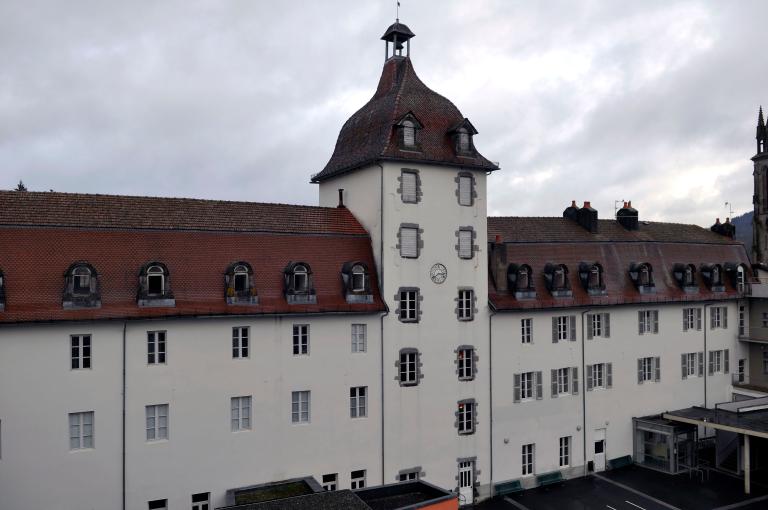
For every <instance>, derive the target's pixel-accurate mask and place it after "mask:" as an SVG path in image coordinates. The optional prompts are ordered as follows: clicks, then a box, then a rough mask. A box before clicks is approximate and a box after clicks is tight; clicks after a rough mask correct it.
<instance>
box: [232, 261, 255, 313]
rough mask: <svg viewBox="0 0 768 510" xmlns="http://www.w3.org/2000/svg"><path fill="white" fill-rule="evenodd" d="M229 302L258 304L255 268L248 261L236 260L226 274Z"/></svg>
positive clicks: (233, 303) (234, 303)
mask: <svg viewBox="0 0 768 510" xmlns="http://www.w3.org/2000/svg"><path fill="white" fill-rule="evenodd" d="M224 287H225V289H226V290H225V293H226V299H227V303H228V304H230V305H255V304H258V295H257V294H256V285H255V282H254V279H253V269H252V268H251V265H250V264H248V263H247V262H242V261H241V262H235V263H234V264H232V265H231V266H229V268H228V269H227V272H226V273H225V274H224Z"/></svg>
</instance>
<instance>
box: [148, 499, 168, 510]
mask: <svg viewBox="0 0 768 510" xmlns="http://www.w3.org/2000/svg"><path fill="white" fill-rule="evenodd" d="M147 508H148V509H149V510H168V500H167V499H154V500H152V501H148V502H147Z"/></svg>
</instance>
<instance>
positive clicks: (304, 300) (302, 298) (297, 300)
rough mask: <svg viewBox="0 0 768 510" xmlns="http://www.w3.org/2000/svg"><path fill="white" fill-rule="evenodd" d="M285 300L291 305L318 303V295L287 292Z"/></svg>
mask: <svg viewBox="0 0 768 510" xmlns="http://www.w3.org/2000/svg"><path fill="white" fill-rule="evenodd" d="M285 300H286V301H287V302H288V304H289V305H316V304H317V296H316V295H314V294H287V295H286V296H285Z"/></svg>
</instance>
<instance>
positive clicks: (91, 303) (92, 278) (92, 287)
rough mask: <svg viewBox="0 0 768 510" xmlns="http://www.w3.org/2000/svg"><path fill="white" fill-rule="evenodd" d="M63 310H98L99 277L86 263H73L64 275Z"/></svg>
mask: <svg viewBox="0 0 768 510" xmlns="http://www.w3.org/2000/svg"><path fill="white" fill-rule="evenodd" d="M62 306H63V307H64V308H99V307H101V295H100V293H99V276H98V274H97V273H96V269H94V267H93V266H92V265H90V264H88V263H87V262H75V263H74V264H72V265H71V266H69V268H68V269H67V272H66V273H64V296H63V298H62Z"/></svg>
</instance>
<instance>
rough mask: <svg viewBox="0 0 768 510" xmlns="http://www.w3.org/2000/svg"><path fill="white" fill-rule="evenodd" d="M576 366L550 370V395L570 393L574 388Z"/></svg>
mask: <svg viewBox="0 0 768 510" xmlns="http://www.w3.org/2000/svg"><path fill="white" fill-rule="evenodd" d="M576 370H577V369H576V367H566V368H555V369H553V370H552V374H551V375H552V396H553V397H557V396H560V395H570V394H571V393H572V390H574V389H576V380H575V379H576Z"/></svg>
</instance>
